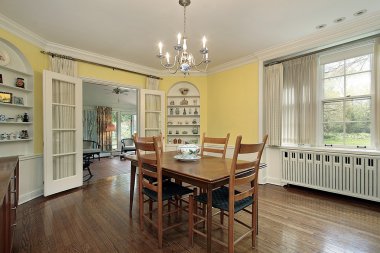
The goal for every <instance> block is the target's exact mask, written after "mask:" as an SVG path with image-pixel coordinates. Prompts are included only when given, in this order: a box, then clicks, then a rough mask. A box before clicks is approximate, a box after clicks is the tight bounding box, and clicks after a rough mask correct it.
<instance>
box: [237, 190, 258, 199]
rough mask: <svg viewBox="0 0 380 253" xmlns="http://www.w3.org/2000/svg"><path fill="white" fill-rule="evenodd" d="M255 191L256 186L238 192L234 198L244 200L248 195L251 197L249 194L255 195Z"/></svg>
mask: <svg viewBox="0 0 380 253" xmlns="http://www.w3.org/2000/svg"><path fill="white" fill-rule="evenodd" d="M254 193H255V187H251V188H250V189H248V190H246V191H244V192H241V193H238V194H236V195H235V196H234V200H235V201H239V200H242V199H244V198H246V197H249V196H252V195H254Z"/></svg>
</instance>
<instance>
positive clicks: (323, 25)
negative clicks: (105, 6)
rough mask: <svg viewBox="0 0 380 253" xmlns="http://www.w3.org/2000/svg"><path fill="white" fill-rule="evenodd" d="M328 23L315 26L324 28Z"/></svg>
mask: <svg viewBox="0 0 380 253" xmlns="http://www.w3.org/2000/svg"><path fill="white" fill-rule="evenodd" d="M326 26H327V25H326V24H322V25H317V26H316V27H315V28H316V29H318V30H319V29H323V28H325V27H326Z"/></svg>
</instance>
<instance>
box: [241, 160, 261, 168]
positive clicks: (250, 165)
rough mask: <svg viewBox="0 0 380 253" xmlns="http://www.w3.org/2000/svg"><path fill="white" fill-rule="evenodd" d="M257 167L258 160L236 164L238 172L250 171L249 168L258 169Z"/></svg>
mask: <svg viewBox="0 0 380 253" xmlns="http://www.w3.org/2000/svg"><path fill="white" fill-rule="evenodd" d="M256 165H257V160H255V161H253V162H243V163H240V162H239V163H237V164H236V170H242V169H249V168H253V167H256Z"/></svg>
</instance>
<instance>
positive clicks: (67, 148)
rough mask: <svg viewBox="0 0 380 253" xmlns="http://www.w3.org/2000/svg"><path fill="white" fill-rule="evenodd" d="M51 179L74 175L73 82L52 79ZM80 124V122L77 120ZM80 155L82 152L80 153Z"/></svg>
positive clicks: (74, 125) (74, 123)
mask: <svg viewBox="0 0 380 253" xmlns="http://www.w3.org/2000/svg"><path fill="white" fill-rule="evenodd" d="M52 98H53V99H52V102H53V105H52V121H53V124H52V126H53V133H52V137H53V140H52V147H53V168H52V169H53V180H58V179H63V178H65V177H71V176H74V175H75V160H76V154H70V155H69V154H67V155H66V153H72V152H75V151H76V149H75V133H76V132H75V130H74V129H75V127H76V122H75V107H76V105H75V84H73V83H68V82H63V81H59V80H53V85H52ZM79 124H81V122H79ZM81 155H82V154H81Z"/></svg>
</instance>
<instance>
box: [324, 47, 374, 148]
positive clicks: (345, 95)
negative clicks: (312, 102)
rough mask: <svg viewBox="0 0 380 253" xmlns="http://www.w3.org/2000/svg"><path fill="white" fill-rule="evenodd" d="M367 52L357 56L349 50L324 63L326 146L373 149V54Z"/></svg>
mask: <svg viewBox="0 0 380 253" xmlns="http://www.w3.org/2000/svg"><path fill="white" fill-rule="evenodd" d="M363 51H364V50H363V48H361V50H360V52H361V53H360V54H359V55H358V54H357V55H355V56H354V57H353V55H354V53H355V50H347V51H345V52H346V56H345V53H344V52H343V53H342V52H340V53H339V55H338V56H335V60H334V61H332V60H331V59H333V58H334V57H331V55H330V56H329V57H326V58H330V61H327V62H326V63H324V64H321V67H322V80H321V84H322V85H321V86H322V87H321V88H322V103H321V104H322V108H321V112H322V132H323V133H322V138H323V144H324V145H326V146H327V145H333V146H355V147H357V146H359V147H364V146H366V147H368V146H372V143H371V139H372V138H371V124H372V114H373V112H372V110H373V108H372V90H373V87H372V86H373V84H372V80H373V71H372V70H373V64H372V58H373V54H372V53H371V52H366V53H364V52H363ZM367 51H370V50H367ZM353 52H354V53H353ZM339 58H340V59H339ZM338 59H339V60H338ZM323 61H324V60H323V56H322V57H321V63H323Z"/></svg>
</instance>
